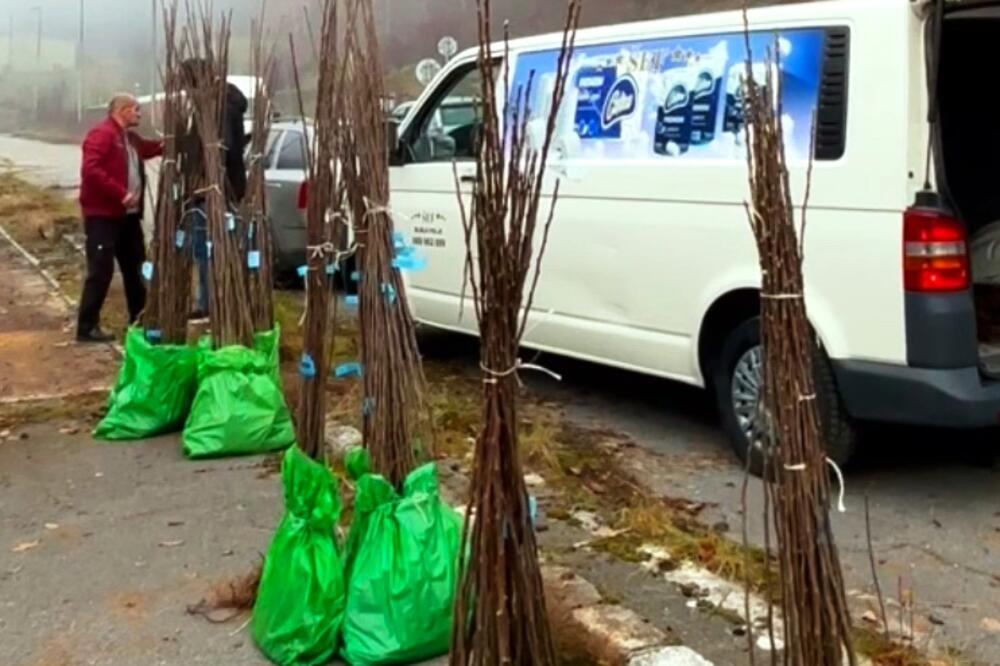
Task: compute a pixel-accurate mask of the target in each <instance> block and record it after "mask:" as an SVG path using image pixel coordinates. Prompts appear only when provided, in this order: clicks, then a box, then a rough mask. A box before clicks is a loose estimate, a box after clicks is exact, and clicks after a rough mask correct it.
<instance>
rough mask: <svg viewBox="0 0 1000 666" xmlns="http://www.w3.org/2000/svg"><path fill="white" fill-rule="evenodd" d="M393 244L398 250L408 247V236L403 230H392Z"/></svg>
mask: <svg viewBox="0 0 1000 666" xmlns="http://www.w3.org/2000/svg"><path fill="white" fill-rule="evenodd" d="M392 246H393V247H394V248H396V249H397V250H402V249H403V248H404V247H406V238H405V237H404V236H403V233H402V232H401V231H394V232H392Z"/></svg>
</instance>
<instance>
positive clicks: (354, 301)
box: [344, 296, 361, 308]
mask: <svg viewBox="0 0 1000 666" xmlns="http://www.w3.org/2000/svg"><path fill="white" fill-rule="evenodd" d="M344 303H345V304H346V305H347V307H349V308H356V307H358V306H359V305H360V304H361V299H359V298H358V297H357V296H347V297H346V298H345V299H344Z"/></svg>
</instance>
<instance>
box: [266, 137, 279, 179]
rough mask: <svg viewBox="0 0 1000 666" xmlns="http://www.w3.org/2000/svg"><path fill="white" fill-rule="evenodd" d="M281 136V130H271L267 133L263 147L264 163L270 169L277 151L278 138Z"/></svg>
mask: <svg viewBox="0 0 1000 666" xmlns="http://www.w3.org/2000/svg"><path fill="white" fill-rule="evenodd" d="M280 138H281V130H274V129H273V130H271V132H270V133H269V134H268V135H267V146H265V148H264V155H265V157H264V164H265V165H266V168H268V169H270V168H271V167H272V166H274V159H275V157H277V152H278V139H280Z"/></svg>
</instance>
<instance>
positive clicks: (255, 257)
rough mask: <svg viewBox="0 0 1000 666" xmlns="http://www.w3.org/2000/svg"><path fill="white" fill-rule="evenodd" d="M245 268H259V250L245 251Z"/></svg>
mask: <svg viewBox="0 0 1000 666" xmlns="http://www.w3.org/2000/svg"><path fill="white" fill-rule="evenodd" d="M247 268H249V269H250V270H255V269H258V268H260V250H250V251H249V252H247Z"/></svg>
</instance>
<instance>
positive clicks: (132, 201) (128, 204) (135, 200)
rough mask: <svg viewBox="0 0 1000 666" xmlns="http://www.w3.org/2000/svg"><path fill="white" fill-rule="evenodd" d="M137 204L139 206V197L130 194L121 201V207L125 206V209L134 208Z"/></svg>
mask: <svg viewBox="0 0 1000 666" xmlns="http://www.w3.org/2000/svg"><path fill="white" fill-rule="evenodd" d="M138 204H139V197H137V196H136V195H134V194H132V193H131V192H129V193H128V194H126V195H125V198H124V199H122V205H123V206H125V208H135V207H136V206H137V205H138Z"/></svg>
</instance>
